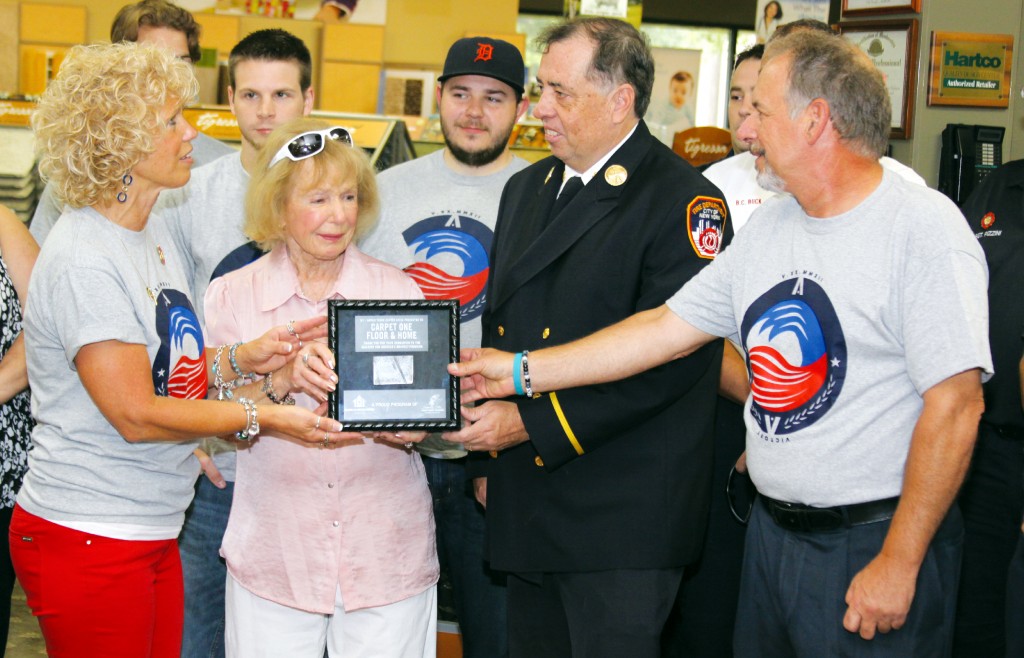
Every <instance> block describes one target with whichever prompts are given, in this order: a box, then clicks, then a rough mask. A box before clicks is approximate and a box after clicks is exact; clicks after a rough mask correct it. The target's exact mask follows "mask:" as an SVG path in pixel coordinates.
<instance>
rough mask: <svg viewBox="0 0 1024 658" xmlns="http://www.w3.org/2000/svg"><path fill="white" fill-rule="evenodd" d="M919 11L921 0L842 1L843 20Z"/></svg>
mask: <svg viewBox="0 0 1024 658" xmlns="http://www.w3.org/2000/svg"><path fill="white" fill-rule="evenodd" d="M919 11H921V0H843V18H847V17H849V16H857V17H860V16H867V15H868V14H897V13H903V14H905V13H908V12H915V13H916V12H919Z"/></svg>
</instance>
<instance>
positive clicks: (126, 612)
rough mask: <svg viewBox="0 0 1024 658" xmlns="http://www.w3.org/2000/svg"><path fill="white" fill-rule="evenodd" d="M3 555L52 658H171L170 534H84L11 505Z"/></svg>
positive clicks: (179, 604) (176, 618)
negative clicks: (153, 537)
mask: <svg viewBox="0 0 1024 658" xmlns="http://www.w3.org/2000/svg"><path fill="white" fill-rule="evenodd" d="M10 541H11V558H12V560H13V562H14V569H15V571H16V572H17V574H18V581H19V582H20V583H21V585H22V587H24V588H25V594H26V595H27V598H28V605H29V607H30V608H31V609H32V614H34V615H35V616H36V618H37V619H39V627H40V628H41V629H42V632H43V638H44V639H45V640H46V652H47V654H49V655H50V656H51V657H52V658H65V657H68V658H71V657H74V658H91V657H95V658H101V657H102V658H122V657H123V658H179V655H180V652H181V626H182V618H183V614H184V603H183V593H182V584H181V559H180V558H179V556H178V543H177V541H176V540H174V539H167V540H161V541H126V540H123V539H110V538H107V537H100V536H97V535H90V534H88V533H85V532H80V531H78V530H72V529H70V528H65V527H63V526H60V525H57V524H55V523H51V522H49V521H46V520H44V519H41V518H39V517H38V516H35V515H33V514H29V513H28V512H26V511H25V510H23V509H22V508H21V507H19V506H15V508H14V518H13V519H12V520H11V528H10Z"/></svg>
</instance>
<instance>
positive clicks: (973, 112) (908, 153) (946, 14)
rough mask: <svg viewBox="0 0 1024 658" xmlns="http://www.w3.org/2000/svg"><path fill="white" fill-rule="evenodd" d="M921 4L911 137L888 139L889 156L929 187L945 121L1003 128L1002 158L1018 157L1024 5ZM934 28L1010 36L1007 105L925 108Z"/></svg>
mask: <svg viewBox="0 0 1024 658" xmlns="http://www.w3.org/2000/svg"><path fill="white" fill-rule="evenodd" d="M922 5H923V6H922V12H921V15H920V16H919V19H920V21H921V23H920V26H919V29H920V36H919V38H920V41H919V45H918V48H919V50H918V67H917V80H918V84H917V90H916V93H915V96H914V120H913V139H911V140H909V141H901V140H895V141H893V142H892V144H893V156H894V157H895V158H896V159H897V160H900V161H902V162H905V163H907V164H909V165H911V166H912V167H913V168H914V169H915V170H916V171H917V172H918V173H919V174H921V175H922V176H924V179H925V180H926V181H927V182H928V185H929V186H930V187H935V186H936V185H938V181H939V153H940V150H941V140H942V130H943V128H945V127H946V124H948V123H967V124H981V125H991V126H1002V127H1004V128H1005V129H1006V136H1005V138H1004V140H1003V161H1004V162H1006V161H1009V160H1016V159H1020V158H1024V100H1022V99H1021V79H1022V77H1021V76H1022V74H1024V6H1022V3H1021V2H1020V0H985V1H984V2H972V3H970V4H965V3H964V2H962V0H924V1H923V2H922ZM936 30H938V31H950V32H979V33H987V34H1011V35H1013V47H1014V50H1015V51H1016V52H1015V53H1014V60H1015V61H1014V63H1013V78H1012V80H1011V85H1012V88H1013V92H1012V93H1011V95H1010V106H1009V108H1007V109H995V108H974V107H950V106H934V107H928V74H929V72H930V70H931V68H930V67H931V62H930V56H931V38H932V32H933V31H936Z"/></svg>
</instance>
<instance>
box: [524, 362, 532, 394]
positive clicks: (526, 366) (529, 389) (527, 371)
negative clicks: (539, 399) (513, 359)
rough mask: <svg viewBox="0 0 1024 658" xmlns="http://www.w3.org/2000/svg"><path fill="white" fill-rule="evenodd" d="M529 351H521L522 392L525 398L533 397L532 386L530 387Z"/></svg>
mask: <svg viewBox="0 0 1024 658" xmlns="http://www.w3.org/2000/svg"><path fill="white" fill-rule="evenodd" d="M529 358H530V350H523V391H525V392H526V397H528V398H532V397H533V386H531V385H530V360H529Z"/></svg>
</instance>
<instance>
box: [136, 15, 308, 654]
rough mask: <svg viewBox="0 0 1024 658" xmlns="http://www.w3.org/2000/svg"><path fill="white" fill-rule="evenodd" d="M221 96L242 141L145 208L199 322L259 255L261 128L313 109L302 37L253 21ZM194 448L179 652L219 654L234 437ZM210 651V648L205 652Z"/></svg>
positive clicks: (265, 133)
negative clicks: (214, 288) (227, 282)
mask: <svg viewBox="0 0 1024 658" xmlns="http://www.w3.org/2000/svg"><path fill="white" fill-rule="evenodd" d="M228 75H229V86H228V99H229V101H230V104H231V111H232V112H234V114H235V119H236V120H237V121H238V129H239V131H240V132H241V133H242V148H241V150H240V151H239V152H238V153H235V154H233V155H228V156H225V157H223V158H220V159H219V160H217V161H215V162H213V163H211V164H210V165H208V166H206V167H203V168H201V169H199V170H197V171H195V172H194V173H193V174H192V179H191V180H190V181H189V183H188V184H187V185H186V186H185V187H183V188H180V189H177V190H170V191H168V192H164V193H163V194H162V195H161V196H160V201H159V202H158V204H157V207H156V208H154V211H153V212H154V213H155V214H156V215H158V216H159V218H160V220H162V221H164V222H166V224H167V228H168V230H169V232H170V233H171V235H172V236H173V238H174V242H175V244H176V245H177V247H178V250H179V251H180V252H181V253H182V254H183V256H184V258H185V271H186V275H187V276H188V277H189V285H190V286H191V288H192V295H193V299H195V300H196V306H197V309H198V311H197V312H198V314H199V319H200V321H201V322H202V323H203V325H204V326H205V324H206V323H205V318H204V317H203V303H202V300H203V298H204V297H205V296H206V288H207V287H208V286H209V285H210V281H211V280H212V279H214V278H216V277H218V276H220V275H222V274H226V273H228V272H231V271H233V270H235V269H238V268H239V267H242V266H244V265H248V264H249V263H250V262H252V261H253V260H254V259H256V258H257V257H259V256H260V255H261V252H260V251H259V250H258V249H257V248H256V247H255V246H254V245H253V244H251V243H250V242H249V239H248V238H247V237H246V236H245V234H244V233H243V232H242V225H243V223H244V221H245V194H246V192H247V191H248V189H249V172H250V171H251V170H252V167H253V166H255V164H256V159H257V157H258V156H259V151H260V149H261V148H262V147H263V144H264V143H265V142H266V139H267V137H268V135H269V134H270V132H271V131H272V130H273V129H274V128H276V127H278V126H280V125H282V124H284V123H286V122H288V121H291V120H292V119H295V118H298V117H301V116H304V115H307V114H309V113H310V112H311V111H312V109H313V89H312V87H311V86H310V85H311V59H310V55H309V50H308V49H307V48H306V46H305V45H304V44H303V43H302V41H301V40H300V39H299V38H298V37H295V36H293V35H291V34H289V33H288V32H285V31H284V30H260V31H258V32H253V33H252V34H250V35H249V36H247V37H245V38H244V39H242V40H241V41H240V42H239V43H238V44H237V45H236V46H235V47H234V48H233V49H232V50H231V55H230V58H229V60H228ZM204 448H205V450H206V451H207V452H210V453H211V457H212V460H211V457H208V456H207V455H206V453H204V452H203V451H202V450H200V451H197V452H196V455H197V456H198V457H199V459H200V462H201V463H202V464H203V470H204V471H205V472H206V477H203V476H200V478H199V482H197V483H196V495H195V499H194V500H193V503H192V507H191V508H190V510H189V513H188V515H187V516H186V518H185V527H184V529H183V530H182V533H181V537H180V538H179V545H180V548H181V562H182V573H183V575H184V579H185V633H184V637H183V640H182V647H183V649H182V655H183V656H191V655H204V656H206V655H212V656H223V655H224V637H223V628H224V583H225V579H226V577H227V572H226V570H225V567H224V563H223V561H222V560H221V559H220V555H219V553H218V550H219V549H220V544H221V539H222V538H223V537H224V530H225V528H226V527H227V521H228V513H229V511H230V509H231V498H232V494H233V491H234V479H235V452H234V446H233V445H231V444H229V443H227V442H225V441H220V440H216V439H211V440H208V441H205V442H204ZM211 652H212V653H211Z"/></svg>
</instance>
